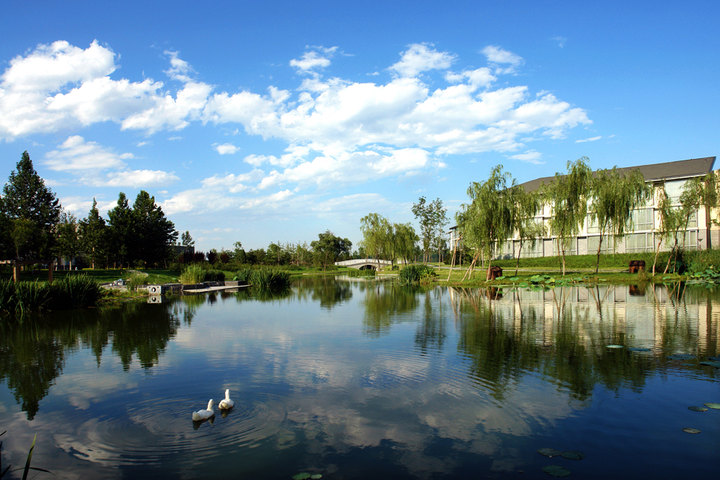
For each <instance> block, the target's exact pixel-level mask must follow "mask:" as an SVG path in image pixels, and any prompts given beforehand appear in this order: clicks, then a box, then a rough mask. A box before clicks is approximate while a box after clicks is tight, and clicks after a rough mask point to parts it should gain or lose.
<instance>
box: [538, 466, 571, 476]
mask: <svg viewBox="0 0 720 480" xmlns="http://www.w3.org/2000/svg"><path fill="white" fill-rule="evenodd" d="M543 472H545V473H547V474H548V475H551V476H553V477H567V476H568V475H570V470H568V469H567V468H565V467H561V466H560V465H548V466H546V467H543Z"/></svg>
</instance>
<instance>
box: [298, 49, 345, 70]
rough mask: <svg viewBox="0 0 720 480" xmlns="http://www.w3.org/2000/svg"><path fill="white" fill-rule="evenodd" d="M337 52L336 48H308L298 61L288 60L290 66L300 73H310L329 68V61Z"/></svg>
mask: <svg viewBox="0 0 720 480" xmlns="http://www.w3.org/2000/svg"><path fill="white" fill-rule="evenodd" d="M336 51H337V47H330V48H324V47H308V50H307V51H306V52H305V53H304V54H303V56H302V58H300V59H296V58H294V59H292V60H290V66H291V67H294V68H296V69H298V70H299V71H300V72H302V73H306V72H310V71H312V70H315V69H321V68H325V67H328V66H330V59H331V58H332V56H333V55H334V54H335V52H336Z"/></svg>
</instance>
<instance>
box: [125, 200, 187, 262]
mask: <svg viewBox="0 0 720 480" xmlns="http://www.w3.org/2000/svg"><path fill="white" fill-rule="evenodd" d="M132 218H133V221H134V222H135V228H134V233H135V235H134V237H133V238H132V240H131V242H130V245H131V253H132V260H133V261H137V260H140V261H142V262H143V263H144V264H145V265H152V264H155V265H158V264H161V263H164V262H165V261H166V260H167V259H168V258H169V255H170V246H171V245H173V244H174V243H175V241H176V240H177V236H178V233H177V231H176V230H175V225H174V224H173V222H171V221H170V220H168V219H167V218H166V217H165V214H164V213H163V211H162V208H160V206H158V205H157V204H156V203H155V197H153V196H151V195H150V194H149V193H147V192H146V191H145V190H141V191H140V193H138V195H137V198H136V199H135V203H134V204H133V209H132Z"/></svg>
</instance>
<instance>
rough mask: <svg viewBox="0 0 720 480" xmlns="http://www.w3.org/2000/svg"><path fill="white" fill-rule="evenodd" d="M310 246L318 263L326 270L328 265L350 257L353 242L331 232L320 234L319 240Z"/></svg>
mask: <svg viewBox="0 0 720 480" xmlns="http://www.w3.org/2000/svg"><path fill="white" fill-rule="evenodd" d="M310 246H311V247H312V249H313V252H314V253H315V256H316V258H317V261H318V263H319V264H320V265H322V267H323V269H326V268H327V267H328V265H332V264H333V263H334V262H336V261H337V260H338V259H339V258H341V257H347V256H349V255H350V250H351V249H352V242H351V241H350V240H348V239H347V238H340V237H336V236H335V235H333V233H332V232H331V231H330V230H327V231H325V233H319V234H318V239H317V240H315V241H313V242H312V243H311V244H310Z"/></svg>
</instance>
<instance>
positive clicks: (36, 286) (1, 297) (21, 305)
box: [0, 275, 101, 318]
mask: <svg viewBox="0 0 720 480" xmlns="http://www.w3.org/2000/svg"><path fill="white" fill-rule="evenodd" d="M100 296H101V290H100V285H99V284H98V283H97V282H96V281H95V280H93V279H92V278H90V277H87V276H86V275H71V276H67V277H65V278H62V279H59V280H56V281H55V282H53V283H52V284H49V283H47V282H39V281H37V280H35V281H32V282H17V283H14V282H13V281H12V280H0V312H2V313H5V314H10V315H14V316H15V317H17V318H22V317H24V316H25V315H27V314H29V313H31V312H39V311H43V310H47V309H50V310H61V309H69V308H81V307H87V306H91V305H95V304H96V303H97V301H98V299H99V298H100Z"/></svg>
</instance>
